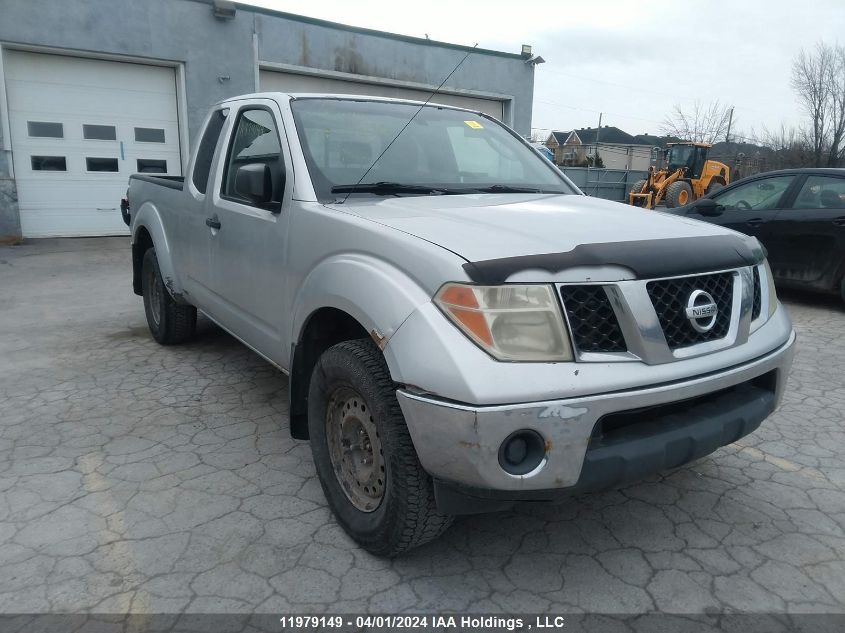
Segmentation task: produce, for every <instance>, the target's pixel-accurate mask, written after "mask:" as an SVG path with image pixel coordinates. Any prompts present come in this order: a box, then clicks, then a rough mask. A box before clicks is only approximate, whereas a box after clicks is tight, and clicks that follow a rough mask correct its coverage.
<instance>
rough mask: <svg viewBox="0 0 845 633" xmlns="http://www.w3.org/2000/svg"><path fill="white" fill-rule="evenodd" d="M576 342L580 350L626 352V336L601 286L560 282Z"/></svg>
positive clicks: (564, 304) (570, 326)
mask: <svg viewBox="0 0 845 633" xmlns="http://www.w3.org/2000/svg"><path fill="white" fill-rule="evenodd" d="M560 298H561V299H562V300H563V306H564V308H565V309H566V316H567V319H568V320H569V328H570V330H571V331H572V339H573V341H574V343H575V346H576V347H577V348H578V350H579V351H581V352H625V351H627V349H628V347H627V346H626V345H625V337H623V336H622V330H621V329H620V327H619V321H618V320H617V319H616V314H615V313H614V312H613V307H612V306H611V305H610V300H609V299H608V298H607V292H605V289H604V286H597V285H589V286H561V288H560Z"/></svg>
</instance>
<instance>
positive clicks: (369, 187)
mask: <svg viewBox="0 0 845 633" xmlns="http://www.w3.org/2000/svg"><path fill="white" fill-rule="evenodd" d="M331 191H332V193H375V194H382V195H385V196H389V195H392V194H397V193H420V194H432V193H438V194H439V193H443V190H442V189H438V188H437V187H432V186H430V185H407V184H403V183H401V182H384V181H381V182H362V183H361V184H358V185H337V186H336V187H332V190H331Z"/></svg>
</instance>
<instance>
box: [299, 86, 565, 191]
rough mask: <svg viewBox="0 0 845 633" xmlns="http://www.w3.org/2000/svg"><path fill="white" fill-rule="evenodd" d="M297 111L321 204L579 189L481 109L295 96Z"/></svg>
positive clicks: (305, 152) (300, 130)
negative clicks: (354, 198) (374, 198)
mask: <svg viewBox="0 0 845 633" xmlns="http://www.w3.org/2000/svg"><path fill="white" fill-rule="evenodd" d="M291 108H292V110H293V114H294V119H295V121H296V127H297V132H298V134H299V140H300V143H301V144H302V148H303V153H304V155H305V160H306V162H307V164H308V169H309V171H310V173H311V178H312V181H313V183H314V188H315V190H316V192H317V196H318V198H319V199H320V200H322V201H335V200H343V199H345V198H346V197H347V196H348V195H355V196H361V195H367V196H374V195H375V196H379V195H440V194H461V193H477V192H491V193H521V192H541V193H574V190H573V189H572V187H570V186H569V185H568V183H567V182H566V180H565V179H564V178H563V177H562V176H561V175H560V174H559V172H558V171H557V170H556V168H555V167H554V166H552V165H551V164H550V163H549V162H548V161H547V160H545V159H543V158H542V157H541V156H539V155H537V154H536V153H535V152H534V151H533V150H532V149H530V148H529V147H528V146H527V145H526V144H525V143H524V142H523V141H522V140H521V139H520V138H519V137H517V136H516V135H515V134H514V133H512V132H511V131H509V130H508V129H507V128H505V127H504V126H503V125H501V124H499V123H497V122H496V121H494V120H492V119H489V118H487V117H484V116H482V115H480V114H475V113H473V112H465V111H461V110H452V109H449V108H444V107H440V106H437V105H428V106H425V107H423V108H422V109H421V110H420V112H419V114H417V115H416V117H414V113H415V112H416V111H417V110H419V109H420V106H419V105H414V104H407V103H396V102H386V101H381V102H380V101H362V100H352V99H336V98H302V99H296V100H294V101H292V102H291ZM412 117H413V121H411V123H408V121H409V120H410V119H411V118H412ZM406 125H407V127H405V126H406ZM403 128H404V129H403ZM400 131H401V134H400ZM397 134H399V137H398V138H396V135H397ZM394 138H396V140H395V141H393V139H394ZM391 141H393V144H392V145H391ZM386 148H387V149H386ZM385 149H386V151H385ZM382 152H384V154H383V155H382ZM380 155H381V157H380V158H379V156H380ZM376 159H378V160H376ZM374 162H375V164H374ZM368 170H369V171H368ZM362 178H363V180H362ZM359 181H360V182H359Z"/></svg>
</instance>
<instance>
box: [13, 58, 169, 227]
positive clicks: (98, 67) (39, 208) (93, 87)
mask: <svg viewBox="0 0 845 633" xmlns="http://www.w3.org/2000/svg"><path fill="white" fill-rule="evenodd" d="M4 71H5V76H6V89H7V95H8V97H7V98H8V103H9V121H10V124H11V140H12V156H13V164H14V169H15V180H16V181H17V188H18V198H19V208H20V215H21V228H22V232H23V235H24V237H46V236H71V235H116V234H125V233H126V232H127V229H126V226H125V225H124V224H123V222H122V220H121V218H120V212H119V210H118V205H119V202H120V198H121V197H122V196H123V195H124V194H125V192H126V187H127V183H128V180H129V175H130V174H133V173H135V172H146V173H167V174H172V175H180V174H181V173H182V165H181V159H180V151H179V150H180V148H179V122H178V116H177V106H176V77H175V70H174V69H173V68H166V67H161V66H149V65H145V64H134V63H126V62H114V61H105V60H94V59H86V58H80V57H68V56H63V55H51V54H43V53H31V52H23V51H14V50H9V51H6V52H5V53H4Z"/></svg>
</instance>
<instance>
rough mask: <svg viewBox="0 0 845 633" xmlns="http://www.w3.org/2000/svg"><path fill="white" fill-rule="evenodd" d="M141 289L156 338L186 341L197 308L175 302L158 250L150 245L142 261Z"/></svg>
mask: <svg viewBox="0 0 845 633" xmlns="http://www.w3.org/2000/svg"><path fill="white" fill-rule="evenodd" d="M141 293H142V294H143V295H144V312H145V313H146V315H147V325H148V326H149V328H150V333H151V334H152V335H153V338H154V339H155V340H156V341H158V342H159V343H161V344H162V345H175V344H177V343H184V342H185V341H187V340H188V339H190V338H191V337H192V336H193V335H194V331H195V330H196V326H197V309H196V308H195V307H194V306H190V305H184V304H180V303H176V301H174V299H173V297H172V296H171V295H170V291H169V290H168V289H167V286H166V285H165V284H164V280H163V279H162V277H161V270H159V267H158V259H156V251H155V249H154V248H150V249H147V252H146V253H144V259H143V262H142V264H141Z"/></svg>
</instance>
